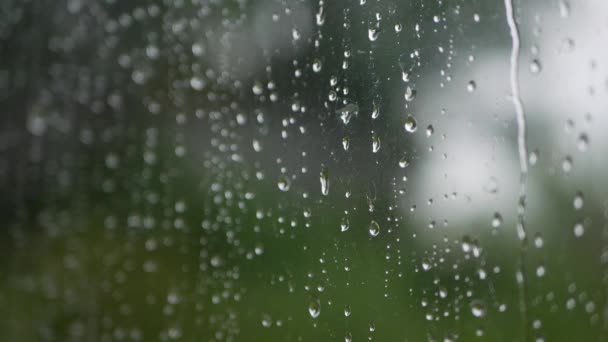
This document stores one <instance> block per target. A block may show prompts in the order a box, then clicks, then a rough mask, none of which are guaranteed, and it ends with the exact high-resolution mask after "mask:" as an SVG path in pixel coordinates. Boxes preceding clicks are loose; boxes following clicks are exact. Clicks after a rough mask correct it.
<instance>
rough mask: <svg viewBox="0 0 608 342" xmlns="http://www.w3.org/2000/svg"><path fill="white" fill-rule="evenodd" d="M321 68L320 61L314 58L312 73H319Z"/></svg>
mask: <svg viewBox="0 0 608 342" xmlns="http://www.w3.org/2000/svg"><path fill="white" fill-rule="evenodd" d="M322 67H323V64H322V63H321V60H320V59H318V58H315V61H314V62H313V63H312V71H314V72H319V71H321V68H322Z"/></svg>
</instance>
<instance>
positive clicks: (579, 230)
mask: <svg viewBox="0 0 608 342" xmlns="http://www.w3.org/2000/svg"><path fill="white" fill-rule="evenodd" d="M573 230H574V236H576V237H581V236H583V234H585V226H583V224H582V223H581V222H577V223H576V224H574V229H573Z"/></svg>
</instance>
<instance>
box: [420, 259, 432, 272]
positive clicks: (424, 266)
mask: <svg viewBox="0 0 608 342" xmlns="http://www.w3.org/2000/svg"><path fill="white" fill-rule="evenodd" d="M421 265H422V270H424V271H425V272H426V271H428V270H430V269H431V268H432V267H433V265H432V264H431V261H430V260H429V259H427V258H424V259H422V263H421Z"/></svg>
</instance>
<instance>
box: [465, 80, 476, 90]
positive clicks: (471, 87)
mask: <svg viewBox="0 0 608 342" xmlns="http://www.w3.org/2000/svg"><path fill="white" fill-rule="evenodd" d="M475 89H477V84H476V83H475V81H469V83H467V91H468V92H469V93H472V92H474V91H475Z"/></svg>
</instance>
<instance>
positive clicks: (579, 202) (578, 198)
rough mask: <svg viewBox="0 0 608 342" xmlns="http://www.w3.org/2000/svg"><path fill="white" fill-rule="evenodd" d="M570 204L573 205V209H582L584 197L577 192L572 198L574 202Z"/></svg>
mask: <svg viewBox="0 0 608 342" xmlns="http://www.w3.org/2000/svg"><path fill="white" fill-rule="evenodd" d="M572 204H573V205H574V209H576V210H580V209H582V208H583V205H584V204H585V203H584V197H583V193H582V192H580V191H579V192H577V193H576V195H575V196H574V201H572Z"/></svg>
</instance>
